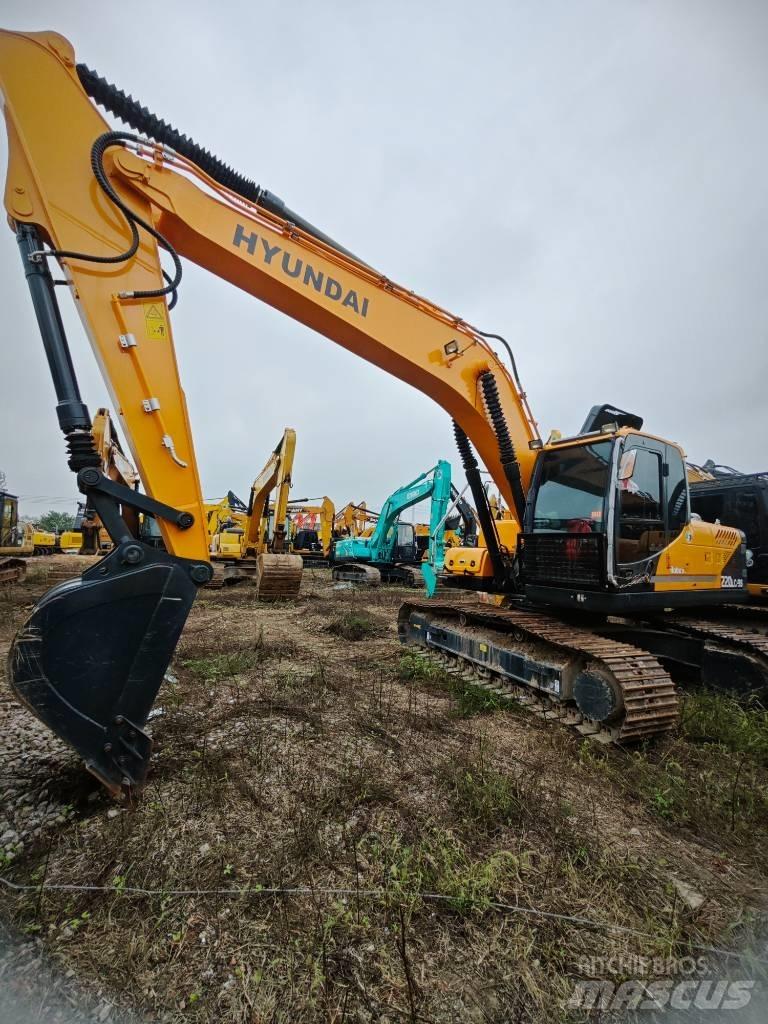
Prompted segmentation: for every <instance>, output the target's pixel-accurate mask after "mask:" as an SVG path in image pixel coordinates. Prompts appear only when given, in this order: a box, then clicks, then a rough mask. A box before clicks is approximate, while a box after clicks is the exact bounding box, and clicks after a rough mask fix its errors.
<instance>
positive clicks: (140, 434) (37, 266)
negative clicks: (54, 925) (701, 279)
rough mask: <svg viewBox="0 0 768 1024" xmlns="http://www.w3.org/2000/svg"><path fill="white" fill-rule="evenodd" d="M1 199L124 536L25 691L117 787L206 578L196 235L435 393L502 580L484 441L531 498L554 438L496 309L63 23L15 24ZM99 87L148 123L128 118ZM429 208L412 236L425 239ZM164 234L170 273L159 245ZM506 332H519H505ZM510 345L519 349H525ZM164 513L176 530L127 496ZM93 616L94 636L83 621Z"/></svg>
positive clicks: (132, 767)
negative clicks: (543, 433) (291, 197)
mask: <svg viewBox="0 0 768 1024" xmlns="http://www.w3.org/2000/svg"><path fill="white" fill-rule="evenodd" d="M0 92H1V93H2V101H3V107H4V114H5V120H6V126H7V131H8V142H9V162H8V174H7V181H6V189H5V205H6V209H7V212H8V217H9V222H10V225H11V227H12V229H13V230H14V231H15V232H16V237H17V243H18V248H19V254H20V258H21V266H22V269H23V273H24V275H25V277H26V279H27V283H28V286H29V290H30V295H31V298H32V301H33V305H34V308H35V313H36V317H37V321H38V325H39V328H40V332H41V335H42V340H43V344H44V347H45V351H46V355H47V359H48V363H49V367H50V370H51V376H52V379H53V383H54V388H55V392H56V399H57V415H58V419H59V424H60V427H61V429H62V432H63V433H64V435H65V438H66V444H67V449H68V453H69V464H70V467H71V468H72V469H73V471H75V472H76V473H77V474H78V486H79V487H80V489H81V490H82V491H83V493H84V494H85V495H86V500H87V501H88V503H89V505H90V506H91V507H93V508H94V509H95V510H96V512H97V513H98V515H99V516H100V518H101V520H102V521H103V522H104V525H105V527H106V529H107V530H108V532H109V533H110V536H111V537H112V540H113V542H114V544H115V548H114V550H113V551H112V552H111V553H110V555H109V556H107V558H106V559H104V560H103V561H102V562H100V563H99V564H98V566H97V567H94V568H93V569H89V570H88V571H87V572H86V573H85V574H84V576H83V578H82V579H81V580H80V581H78V582H77V583H76V584H72V585H69V584H68V585H66V586H65V587H60V588H54V590H52V591H50V592H49V593H48V594H46V595H45V597H44V598H43V599H42V601H41V602H40V603H39V604H38V605H37V607H36V608H35V609H34V611H33V613H32V616H31V617H30V619H29V620H28V622H27V624H26V625H25V627H24V628H23V629H22V631H21V632H20V634H19V636H18V637H17V640H16V642H15V644H14V646H13V649H12V651H11V655H10V658H11V667H10V673H9V675H10V679H11V682H12V685H13V687H14V689H15V691H16V693H17V695H18V696H19V697H20V698H21V699H22V700H23V701H25V702H26V703H27V704H28V705H29V706H30V708H31V709H32V710H33V712H34V713H35V714H36V715H38V717H39V718H41V719H42V720H43V721H44V722H45V723H46V724H48V725H49V726H50V727H51V728H52V729H53V730H54V731H55V732H56V733H57V734H58V735H59V736H61V737H62V738H63V739H65V740H66V741H67V742H69V743H71V744H72V745H73V746H74V747H75V748H76V749H77V750H78V751H80V753H81V754H82V755H83V756H84V758H85V759H86V763H87V765H88V767H89V768H90V769H91V770H92V771H93V772H94V773H95V774H96V775H97V776H98V777H99V778H100V779H102V781H103V782H104V783H105V784H106V785H107V786H109V787H110V788H112V789H117V788H120V787H121V786H138V785H140V784H141V783H142V781H143V779H144V776H145V773H146V768H147V762H148V757H149V751H150V749H151V741H150V738H149V736H148V735H147V733H146V731H145V729H144V725H145V723H146V719H147V716H148V713H149V710H150V708H151V706H152V703H153V701H154V698H155V695H156V693H157V690H158V688H159V686H160V684H161V682H162V678H163V674H164V672H165V669H166V667H167V665H168V662H169V661H170V658H171V656H172V653H173V650H174V648H175V645H176V642H177V639H178V636H179V635H180V632H181V629H182V627H183V624H184V621H185V620H186V617H187V615H188V613H189V609H190V607H191V604H192V602H193V600H194V597H195V594H196V591H197V588H198V587H199V586H200V585H202V584H204V583H206V582H207V581H208V580H209V579H210V576H211V572H212V570H211V566H210V563H209V555H208V539H207V529H206V515H205V509H204V505H203V499H202V494H201V489H200V480H199V475H198V469H197V463H196V459H195V452H194V445H193V440H192V432H191V427H190V422H189V416H188V414H187V407H186V402H185V398H184V392H183V390H182V387H181V383H180V380H179V373H178V366H177V361H176V355H175V348H174V337H173V329H172V324H171V318H170V315H169V311H170V309H171V308H172V307H173V305H174V304H175V301H176V297H177V294H178V287H179V284H180V282H181V274H182V265H181V261H180V257H181V256H184V257H186V258H188V259H191V260H192V261H194V262H195V263H197V264H199V265H200V266H202V267H204V268H205V269H207V270H209V271H211V272H212V273H215V274H217V275H219V276H220V277H222V278H224V279H226V280H228V281H230V282H231V283H232V284H234V285H236V286H237V287H239V288H241V289H243V290H245V291H247V292H249V293H250V294H252V295H254V296H255V297H257V298H259V299H261V300H262V301H264V302H267V303H268V304H270V305H271V306H273V307H274V308H276V309H278V310H281V311H282V312H284V313H286V314H287V315H289V316H291V317H292V318H294V319H296V320H298V321H300V322H302V323H304V324H306V325H307V326H309V327H311V328H313V329H314V330H315V331H317V332H318V333H320V334H322V335H325V336H326V337H328V338H330V339H331V340H333V341H335V342H336V343H337V344H339V345H342V346H343V347H344V348H346V349H348V350H349V351H351V352H354V353H356V354H357V355H359V356H361V357H362V358H364V359H366V360H368V361H369V362H371V363H373V364H375V365H377V366H379V367H381V368H382V369H384V370H386V371H387V372H389V373H391V374H393V375H395V376H397V377H398V378H400V379H401V380H403V381H406V382H407V383H409V384H411V385H412V386H413V387H415V388H417V389H418V390H419V391H421V392H423V393H425V394H427V395H429V396H430V397H431V398H432V399H433V400H434V401H436V402H437V403H438V404H439V405H441V406H442V407H443V408H444V409H445V410H446V411H447V412H448V413H449V415H450V416H451V417H452V419H453V421H454V424H455V432H456V438H457V442H458V444H459V448H460V452H461V456H462V460H463V462H464V466H465V469H466V470H467V475H468V479H469V480H470V484H471V486H472V489H473V497H474V498H475V504H476V505H478V514H479V516H480V520H481V525H482V527H483V530H484V533H485V534H486V539H487V542H488V546H489V554H490V555H491V557H492V558H494V559H495V565H496V573H495V581H496V582H497V583H499V585H501V584H502V582H503V575H504V566H503V565H502V563H501V555H500V552H499V548H498V547H497V546H496V547H494V545H493V543H492V539H491V535H492V533H493V526H492V522H491V520H490V515H487V516H486V517H485V520H484V516H485V510H484V509H483V508H481V507H480V505H479V504H478V502H479V500H480V498H479V494H480V491H482V486H481V483H480V476H479V471H478V468H477V462H476V459H475V454H474V452H473V451H472V448H471V445H474V448H475V449H476V451H477V453H478V455H479V456H480V458H481V459H482V461H483V463H484V464H485V466H486V467H487V469H488V470H489V471H490V472H491V474H492V476H493V478H494V480H495V481H496V483H497V485H498V487H499V489H500V491H501V493H502V494H503V496H504V498H505V500H506V501H507V503H508V504H509V505H510V507H512V508H514V509H515V510H516V511H517V514H518V519H521V517H522V512H523V505H524V498H525V489H526V487H527V486H528V482H529V480H530V475H531V472H532V467H533V462H534V453H533V452H532V451H530V450H529V444H530V443H531V442H533V443H534V444H537V443H538V442H539V438H538V432H537V429H536V425H535V423H534V420H533V417H532V416H531V413H530V410H529V408H528V404H527V401H526V398H525V394H524V392H523V391H522V389H521V387H520V385H519V383H518V381H517V375H516V371H515V369H514V364H512V369H511V371H510V370H509V369H508V368H507V367H506V366H505V365H504V363H503V362H502V361H501V359H500V358H499V357H498V356H497V355H496V353H495V351H494V350H493V348H492V347H491V346H490V345H489V344H488V343H487V342H486V340H485V337H484V336H483V335H482V334H481V332H480V331H478V330H476V329H475V328H473V327H471V326H470V325H469V324H467V323H466V322H465V321H464V320H463V319H462V318H460V317H457V316H455V315H453V314H451V313H449V312H447V311H446V310H443V309H441V308H439V307H438V306H436V305H434V304H433V303H431V302H429V301H428V300H426V299H424V298H421V297H420V296H418V295H415V294H414V293H413V292H412V291H410V290H408V289H406V288H404V287H402V286H400V285H398V284H396V283H395V282H393V281H392V280H390V279H389V278H387V277H385V276H384V275H382V274H380V273H378V272H377V271H375V270H373V269H372V268H371V267H369V266H367V265H366V264H364V263H362V262H361V261H360V260H358V259H357V258H355V257H354V256H352V255H351V253H349V252H348V251H347V250H346V249H344V248H343V247H342V246H340V245H338V244H337V243H335V242H333V241H332V240H331V239H329V238H328V236H327V235H325V234H324V233H323V232H320V231H318V229H316V228H314V227H313V226H312V225H311V224H309V223H308V222H307V221H305V220H304V219H303V218H301V217H300V216H299V215H297V214H295V213H294V212H293V211H291V210H289V209H288V208H287V207H285V205H284V204H283V203H282V201H281V200H279V199H278V198H277V197H276V196H274V195H273V194H272V193H270V192H268V191H267V190H265V189H263V188H260V187H259V186H256V185H255V184H254V183H253V182H251V181H249V180H247V179H245V178H243V177H242V176H241V175H239V174H237V173H235V172H234V171H232V170H231V168H228V167H227V166H226V165H224V164H223V163H222V162H221V161H220V160H218V159H217V158H216V157H213V156H212V155H211V154H210V153H208V152H207V151H206V150H204V149H202V148H201V147H199V146H197V144H195V143H194V142H192V141H191V140H190V139H188V138H187V137H186V136H183V135H181V134H180V133H179V132H177V131H176V130H175V129H173V128H172V127H171V126H170V125H168V124H166V123H165V122H163V121H162V120H160V119H159V118H158V117H156V116H155V115H152V114H150V113H149V112H148V111H147V110H146V108H144V107H142V106H141V105H140V104H139V103H138V102H136V101H134V100H132V99H131V98H130V97H127V96H125V94H124V93H122V92H120V90H118V89H116V88H115V87H114V86H111V85H109V84H108V83H107V82H106V81H104V79H101V78H99V77H98V76H97V75H96V74H95V73H94V72H92V71H91V70H90V69H88V68H87V67H86V66H85V65H82V64H77V63H76V60H75V54H74V51H73V49H72V47H71V45H70V44H69V43H68V42H67V40H66V39H64V38H63V37H62V36H60V35H58V34H56V33H52V32H42V33H19V32H7V31H2V32H0ZM96 103H98V104H100V105H101V106H102V107H104V108H105V109H107V110H108V111H109V112H110V113H112V114H113V115H115V116H117V117H119V118H120V119H121V120H122V121H123V122H125V123H127V124H129V125H130V126H131V127H132V129H133V131H131V132H115V131H113V130H111V128H110V126H109V124H108V123H107V122H106V121H105V120H104V118H103V117H102V115H101V113H100V112H99V110H98V109H97V106H96ZM419 230H420V227H419V226H418V225H416V224H414V225H410V230H404V233H403V241H404V243H405V244H408V245H413V244H414V243H415V238H414V236H415V235H417V233H418V231H419ZM161 252H163V253H165V254H166V258H167V259H168V260H169V268H170V273H166V271H165V270H164V269H163V266H162V264H161V259H160V254H161ZM53 260H56V261H57V262H58V265H59V266H60V268H61V271H62V273H63V274H64V276H65V279H66V281H67V283H68V285H69V290H70V293H71V294H72V296H73V298H74V301H75V303H76V305H77V308H78V310H79V312H80V315H81V319H82V321H83V324H84V327H85V329H86V332H87V334H88V337H89V339H90V342H91V346H92V348H93V351H94V354H95V356H96V359H97V361H98V363H99V366H100V368H101V371H102V374H103V376H104V378H105V380H106V382H107V385H108V388H109V391H110V394H111V399H112V403H113V407H114V409H115V410H116V413H117V415H118V417H119V420H120V427H121V433H122V434H123V436H124V437H125V438H126V440H127V444H128V447H129V449H130V451H131V453H132V454H133V457H134V460H135V464H136V467H137V470H138V473H139V476H140V478H141V480H142V482H143V484H144V487H145V490H146V493H139V492H136V491H131V490H130V488H127V487H125V485H123V484H120V483H118V482H116V481H114V480H112V479H110V478H109V477H108V476H106V475H105V474H104V472H103V471H102V468H101V457H100V454H99V452H98V450H97V448H96V444H95V439H94V433H93V424H92V422H91V418H90V415H89V413H88V409H87V407H86V405H85V403H84V402H83V400H82V397H81V395H80V391H79V387H78V384H77V378H76V375H75V372H74V367H73V364H72V360H71V357H70V354H69V349H68V346H67V340H66V337H65V334H64V330H63V325H62V320H61V316H60V313H59V309H58V304H57V301H56V296H55V291H54V281H53V277H52V274H51V270H50V266H51V265H52V263H53ZM499 341H500V342H502V343H503V344H504V345H506V342H503V339H499ZM509 355H510V358H511V351H510V352H509ZM121 507H122V508H123V509H125V508H126V507H129V508H132V509H134V510H135V512H136V513H137V514H139V513H144V514H149V515H152V516H153V517H154V518H155V519H156V520H157V522H158V524H159V527H160V530H161V533H162V536H163V540H164V545H165V550H164V551H160V550H157V549H150V548H149V547H147V546H146V545H143V544H141V542H140V541H139V540H138V538H137V537H136V536H135V534H134V533H133V532H132V531H131V530H130V529H129V527H128V526H127V524H126V520H125V519H124V518H123V517H122V516H121V515H120V511H119V510H120V508H121ZM83 617H87V618H88V624H89V625H88V635H89V646H88V648H87V649H84V645H83V644H82V642H81V638H82V633H81V631H80V630H79V629H78V622H79V621H81V620H82V618H83Z"/></svg>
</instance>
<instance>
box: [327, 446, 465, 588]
mask: <svg viewBox="0 0 768 1024" xmlns="http://www.w3.org/2000/svg"><path fill="white" fill-rule="evenodd" d="M427 498H429V499H430V529H429V562H430V564H431V565H432V566H434V568H435V571H436V572H440V570H441V569H442V566H443V560H444V555H445V543H444V526H445V517H446V515H447V512H448V503H449V501H450V498H451V466H450V463H449V462H446V461H445V460H442V459H441V460H440V461H439V462H438V463H437V465H436V466H433V467H432V468H431V469H428V470H427V471H426V473H421V474H420V475H419V476H417V477H416V479H415V480H412V481H411V482H410V483H409V484H406V486H405V487H400V488H398V490H396V491H394V492H393V493H392V494H390V496H389V497H388V498H387V500H386V501H385V502H384V505H383V507H382V509H381V512H380V513H379V518H378V520H377V522H376V526H375V527H374V530H373V533H372V534H371V535H370V537H345V538H342V539H340V540H337V541H336V543H335V544H334V546H333V557H332V559H331V566H332V568H331V576H332V578H333V579H334V580H346V581H349V582H352V583H364V584H367V585H368V586H375V585H377V584H378V583H380V582H381V581H382V580H385V581H386V582H387V583H405V584H407V585H408V586H421V584H422V582H423V577H422V573H421V564H422V560H423V555H424V552H423V550H422V549H421V548H420V547H419V545H418V543H417V540H416V531H415V529H414V526H413V524H412V523H401V522H400V516H401V515H402V514H403V513H404V512H406V511H407V510H408V509H409V508H412V507H413V506H414V505H417V504H418V503H419V502H420V501H425V500H426V499H427Z"/></svg>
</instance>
